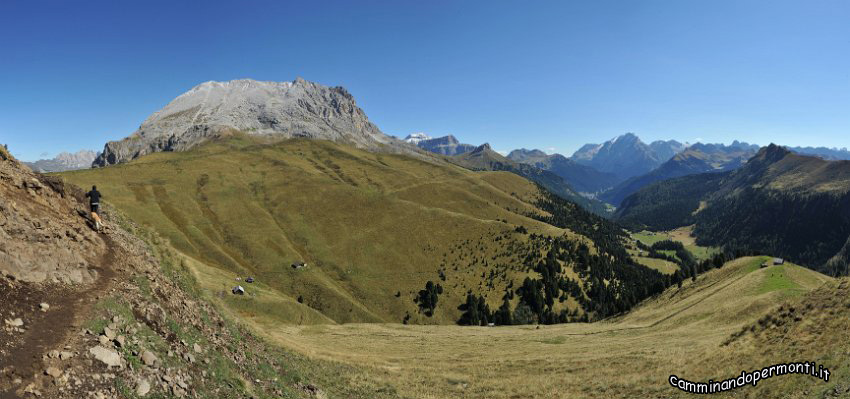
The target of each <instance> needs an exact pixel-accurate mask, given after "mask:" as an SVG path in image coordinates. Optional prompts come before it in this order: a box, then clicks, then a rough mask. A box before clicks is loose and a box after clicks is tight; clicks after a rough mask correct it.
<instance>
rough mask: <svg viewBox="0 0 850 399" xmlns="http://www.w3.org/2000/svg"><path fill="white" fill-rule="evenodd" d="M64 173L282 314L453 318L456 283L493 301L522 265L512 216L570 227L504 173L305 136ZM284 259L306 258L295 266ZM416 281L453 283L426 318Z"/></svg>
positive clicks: (311, 319) (258, 305)
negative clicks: (537, 216) (494, 274)
mask: <svg viewBox="0 0 850 399" xmlns="http://www.w3.org/2000/svg"><path fill="white" fill-rule="evenodd" d="M62 176H64V177H65V178H66V179H67V180H69V181H71V182H73V183H75V184H78V185H80V186H83V187H89V186H91V185H92V184H97V185H98V188H99V189H100V191H101V192H102V193H103V194H104V199H105V200H106V201H108V202H111V203H112V204H114V205H116V206H118V207H119V208H120V209H121V210H123V211H124V212H125V213H127V214H128V215H130V216H131V217H132V218H133V219H134V220H136V221H138V222H140V223H142V224H145V225H148V226H151V227H153V228H154V229H155V230H157V231H158V232H159V233H160V234H161V235H163V236H165V237H167V238H168V239H169V240H170V242H171V244H172V246H173V247H174V248H176V249H177V250H179V251H180V252H181V253H182V254H184V255H185V256H186V257H187V259H189V260H191V261H194V262H195V263H196V264H197V265H199V266H198V267H197V268H196V270H197V273H198V274H199V275H205V276H206V281H207V284H206V287H207V288H209V289H215V290H218V291H226V290H228V289H229V288H230V287H231V286H233V285H235V284H237V282H236V281H235V278H236V277H237V276H241V277H245V276H249V275H250V276H254V277H255V278H257V281H258V282H257V283H256V284H255V285H248V284H244V283H243V284H242V285H243V286H246V287H247V288H248V291H249V295H247V296H246V297H244V298H239V299H233V300H232V301H230V302H232V303H230V305H231V306H233V307H234V308H238V309H241V311H243V312H244V313H245V314H251V313H266V314H267V315H268V314H271V315H273V316H275V317H277V318H278V321H281V322H287V323H317V322H328V321H331V320H332V321H333V322H352V321H365V322H400V321H401V320H402V318H404V317H405V315H406V314H410V315H411V322H417V323H453V322H455V321H456V320H457V319H458V317H459V314H460V311H459V310H457V306H458V305H459V304H460V303H461V301H463V300H464V299H465V296H466V292H467V290H472V291H473V292H475V293H476V294H482V295H485V296H486V297H487V300H488V302H490V303H491V306H494V307H496V306H498V304H499V303H500V299H501V294H502V292H503V291H504V287H505V286H506V285H507V284H508V283H509V282H510V281H512V280H517V279H518V280H519V281H521V279H522V278H524V277H525V276H526V275H527V274H528V272H527V271H526V270H525V269H524V268H522V267H514V266H520V265H521V263H522V260H521V259H518V258H517V257H518V256H519V255H518V253H519V251H507V250H505V247H507V246H508V245H515V246H520V247H521V246H526V245H528V241H529V238H528V237H529V236H528V235H527V234H519V233H515V232H514V230H515V228H516V227H517V225H522V226H524V227H526V228H527V229H528V232H529V233H536V234H543V235H548V236H558V235H563V234H569V235H572V236H575V235H573V234H572V233H570V232H568V231H566V230H562V229H558V228H555V227H553V226H550V225H548V224H545V223H542V222H539V221H535V220H532V219H530V218H528V217H526V216H523V215H525V214H528V213H529V212H537V213H539V210H538V209H536V208H535V207H534V206H533V205H531V204H532V203H533V202H534V201H535V199H536V197H537V193H538V191H537V187H536V186H535V185H534V184H533V183H531V182H529V181H527V180H525V179H523V178H521V177H519V176H516V175H514V174H511V173H507V172H472V171H469V170H467V169H464V168H461V167H458V166H454V165H450V164H442V165H441V164H434V163H428V162H424V161H421V160H417V159H414V158H410V157H405V156H396V155H386V154H375V153H368V152H364V151H360V150H357V149H353V148H349V147H344V146H340V145H337V144H333V143H329V142H323V141H316V140H287V141H284V142H280V143H277V144H271V145H261V144H258V143H256V142H255V141H252V140H250V139H247V138H236V139H232V140H229V141H224V142H216V143H210V144H208V145H205V146H203V147H201V148H199V149H196V150H193V151H191V152H185V153H157V154H153V155H149V156H146V157H143V158H140V159H138V160H136V161H134V162H131V163H129V164H124V165H118V166H113V167H108V168H103V169H93V170H84V171H75V172H70V173H64V174H62ZM497 239H498V241H497ZM514 252H516V253H514ZM294 261H305V262H307V264H308V267H307V268H306V269H304V270H293V269H292V268H291V267H290V264H291V263H292V262H294ZM497 265H510V267H504V268H503V269H504V271H503V274H504V275H502V276H500V278H498V279H495V280H494V281H493V282H492V284H487V280H486V279H484V278H482V275H483V274H484V273H489V272H490V271H491V270H493V269H494V268H496V267H497ZM210 267H212V269H210ZM440 271H443V273H444V275H445V277H446V278H445V280H441V279H440V277H439V272H440ZM428 280H432V281H435V282H438V283H441V284H442V285H443V286H445V287H446V288H451V289H447V290H446V292H445V293H444V294H443V295H441V296H440V299H439V303H438V308H437V312H436V314H435V315H434V316H433V317H431V318H428V317H425V316H424V315H421V314H419V313H418V307H417V305H416V304H415V303H414V302H413V298H414V297H415V295H416V293H417V292H418V291H419V290H421V289H422V288H424V286H425V282H426V281H428ZM265 290H268V291H265ZM269 293H273V294H274V295H270V294H269ZM250 294H259V295H250ZM397 295H398V296H397ZM299 298H300V299H301V300H300V302H299V300H298V299H299ZM231 299H232V298H231Z"/></svg>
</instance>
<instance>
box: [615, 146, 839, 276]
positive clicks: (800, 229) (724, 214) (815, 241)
mask: <svg viewBox="0 0 850 399" xmlns="http://www.w3.org/2000/svg"><path fill="white" fill-rule="evenodd" d="M614 217H615V218H616V219H617V220H618V221H620V222H621V223H623V224H624V225H626V226H628V227H630V228H633V229H642V228H649V229H653V230H665V229H671V228H675V227H680V226H686V225H691V224H695V228H694V233H695V234H696V236H697V239H698V242H699V243H700V244H702V245H708V246H724V247H726V248H727V249H729V250H740V251H745V252H758V253H765V254H775V255H777V256H782V257H786V258H789V259H791V260H792V261H794V262H795V263H800V264H804V265H807V266H809V267H811V268H813V269H815V270H818V271H821V272H824V273H827V274H830V275H846V274H847V273H848V262H850V258H848V256H850V162H848V161H827V160H823V159H821V158H818V157H814V156H806V155H799V154H795V153H793V152H791V151H790V150H789V149H786V148H784V147H780V146H777V145H772V144H771V145H770V146H768V147H764V148H762V149H761V150H759V151H758V153H757V154H756V155H755V156H754V157H752V158H750V159H749V160H748V161H747V162H746V164H744V165H743V166H742V167H740V168H738V169H736V170H732V171H728V172H721V173H707V174H697V175H690V176H684V177H679V178H675V179H670V180H664V181H660V182H656V183H654V184H651V185H649V186H647V187H645V188H643V189H641V190H639V191H638V192H636V193H635V194H632V195H631V196H629V197H627V198H626V199H625V200H623V203H622V206H621V207H620V208H619V209H618V210H617V212H616V214H615V216H614Z"/></svg>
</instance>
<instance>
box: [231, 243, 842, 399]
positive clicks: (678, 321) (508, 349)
mask: <svg viewBox="0 0 850 399" xmlns="http://www.w3.org/2000/svg"><path fill="white" fill-rule="evenodd" d="M764 259H766V258H762V257H756V258H742V259H739V260H736V261H733V262H730V263H729V264H727V265H726V266H724V267H723V268H721V269H715V270H712V271H710V272H708V273H706V274H704V275H702V276H700V277H699V278H698V279H697V280H696V281H695V282H692V281H690V280H689V281H687V282H686V283H685V284H684V285H683V287H682V288H676V287H673V288H671V289H669V290H668V291H666V292H665V293H664V294H662V295H660V296H659V297H658V298H654V299H652V300H650V301H648V302H647V303H644V304H643V305H641V306H639V307H638V308H636V309H635V310H633V311H632V312H631V313H629V314H628V315H626V316H624V317H622V318H619V319H616V320H609V321H603V322H598V323H592V324H585V323H574V324H562V325H554V326H539V327H537V326H512V327H491V328H488V327H460V326H412V325H400V324H343V325H335V324H326V325H310V326H294V325H289V326H281V325H280V324H279V323H276V322H275V321H274V320H273V319H271V318H263V317H262V316H257V315H254V314H246V313H242V314H240V315H238V316H239V317H240V318H241V319H242V320H244V321H245V322H246V323H248V324H249V325H250V326H252V327H253V328H254V329H255V330H256V331H258V332H261V334H263V335H265V336H266V338H267V339H269V340H270V341H272V342H276V343H278V344H281V345H282V346H284V347H287V348H291V349H293V350H296V351H298V352H301V353H303V354H305V355H307V356H309V357H312V358H317V359H323V360H330V361H334V362H341V363H344V364H349V365H353V366H356V368H358V369H360V370H362V373H363V376H362V377H363V380H364V381H369V383H368V384H375V386H376V387H378V386H387V385H389V386H393V387H394V388H395V389H397V391H398V393H399V394H401V396H402V397H415V398H450V397H451V398H454V397H470V398H481V397H486V398H532V397H534V398H541V397H545V398H577V397H580V398H611V397H624V398H625V397H647V398H654V397H671V396H677V395H681V396H686V395H685V394H682V393H680V392H678V391H677V390H676V389H674V388H673V387H671V386H670V385H669V384H668V377H669V376H670V375H671V374H676V375H678V376H680V377H682V378H687V379H689V380H692V381H704V380H705V381H707V380H708V379H715V380H717V379H721V378H723V379H725V378H731V377H735V376H736V375H740V372H741V370H742V369H746V370H752V369H756V368H761V367H764V366H769V365H772V364H776V363H781V362H790V361H802V360H808V361H818V362H819V363H820V360H821V359H816V358H811V359H808V358H807V359H799V358H797V357H798V356H797V355H799V354H800V353H803V352H802V349H801V348H794V347H793V344H790V345H789V344H785V346H781V347H777V346H772V347H770V348H768V347H767V346H764V347H762V345H761V344H751V343H748V344H746V345H744V346H743V347H740V346H736V345H735V344H734V343H733V344H731V345H724V343H726V342H727V341H728V340H729V339H730V336H732V335H733V334H735V333H736V332H738V331H740V330H741V329H742V327H743V326H747V325H749V324H751V323H754V322H755V321H756V320H757V319H759V318H760V317H762V316H763V315H764V314H766V313H769V312H770V311H772V310H773V309H775V308H776V307H777V305H778V304H779V303H782V302H784V301H792V302H793V301H797V300H800V298H802V296H801V295H802V294H804V293H806V292H809V291H810V290H814V289H816V288H818V287H822V286H828V285H833V284H835V281H834V280H832V279H830V278H828V277H826V276H823V275H820V274H818V273H815V272H812V271H809V270H807V269H804V268H801V267H798V266H795V265H784V266H775V267H769V268H759V265H760V264H761V263H762V262H763V260H764ZM766 353H769V354H766ZM730 358H733V359H737V360H736V361H729V359H730ZM847 362H848V361H847V360H846V359H844V360H841V361H840V362H839V363H838V364H832V365H831V366H833V367H834V370H835V371H839V372H841V371H840V370H839V368H841V367H843V370H844V371H843V373H844V374H845V378H846V374H847V367H848V364H847ZM826 363H829V362H828V361H826ZM827 366H830V365H829V364H827ZM836 375H838V374H836ZM798 384H806V385H807V386H811V387H812V389H814V390H815V391H820V390H825V389H827V387H829V386H830V385H828V384H827V383H823V382H821V381H817V380H815V379H813V378H811V377H799V376H785V377H778V378H774V379H773V380H771V381H767V382H766V383H764V384H761V385H759V386H758V387H757V388H753V387H744V388H740V389H738V390H736V391H737V392H736V395H743V396H744V397H797V396H795V395H797V394H802V393H801V392H803V391H802V390H801V389H800V388H799V386H800V385H798ZM790 387H796V388H793V389H792V388H790ZM766 393H772V394H771V395H769V396H760V395H764V394H766ZM738 397H740V396H738ZM799 397H806V396H805V395H804V396H799Z"/></svg>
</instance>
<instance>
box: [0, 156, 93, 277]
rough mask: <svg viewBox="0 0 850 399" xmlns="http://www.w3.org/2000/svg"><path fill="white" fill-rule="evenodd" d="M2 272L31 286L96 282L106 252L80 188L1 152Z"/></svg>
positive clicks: (0, 261)
mask: <svg viewBox="0 0 850 399" xmlns="http://www.w3.org/2000/svg"><path fill="white" fill-rule="evenodd" d="M0 198H2V199H3V201H2V202H0V272H2V274H3V275H9V276H12V277H14V278H15V279H16V280H21V281H27V282H42V281H55V282H65V283H83V282H90V281H92V280H93V279H94V278H95V277H96V275H97V271H96V268H95V267H94V266H93V265H94V264H96V263H97V261H98V259H100V258H101V257H102V256H103V254H104V253H105V252H106V248H105V245H104V243H103V241H102V240H100V239H98V237H97V234H96V233H94V232H93V231H92V230H91V228H89V226H87V224H86V221H87V219H86V215H87V213H88V210H87V209H86V206H87V205H86V204H85V201H84V200H85V198H84V197H83V192H82V190H80V189H79V188H76V187H71V186H66V185H65V184H64V183H63V182H62V181H61V180H59V179H58V178H54V177H49V176H43V175H38V174H35V173H32V172H31V171H30V170H29V169H27V168H26V167H23V166H22V165H21V164H20V163H19V162H18V161H17V160H15V159H14V158H13V157H11V156H10V155H9V154H8V153H7V152H5V150H2V149H0Z"/></svg>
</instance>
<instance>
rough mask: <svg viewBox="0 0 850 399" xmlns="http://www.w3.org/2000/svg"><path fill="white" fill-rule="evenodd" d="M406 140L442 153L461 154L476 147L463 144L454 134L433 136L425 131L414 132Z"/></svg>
mask: <svg viewBox="0 0 850 399" xmlns="http://www.w3.org/2000/svg"><path fill="white" fill-rule="evenodd" d="M404 141H405V142H407V143H410V144H414V145H416V146H417V147H419V148H421V149H423V150H425V151H429V152H433V153H435V154H441V155H460V154H465V153H467V152H470V151H472V150H474V149H475V146H474V145H472V144H463V143H461V142H459V141H458V140H457V138H455V136H452V135H448V136H443V137H437V138H433V137H430V136H428V135H427V134H425V133H413V134H410V135H408V136H407V137H405V138H404Z"/></svg>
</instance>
